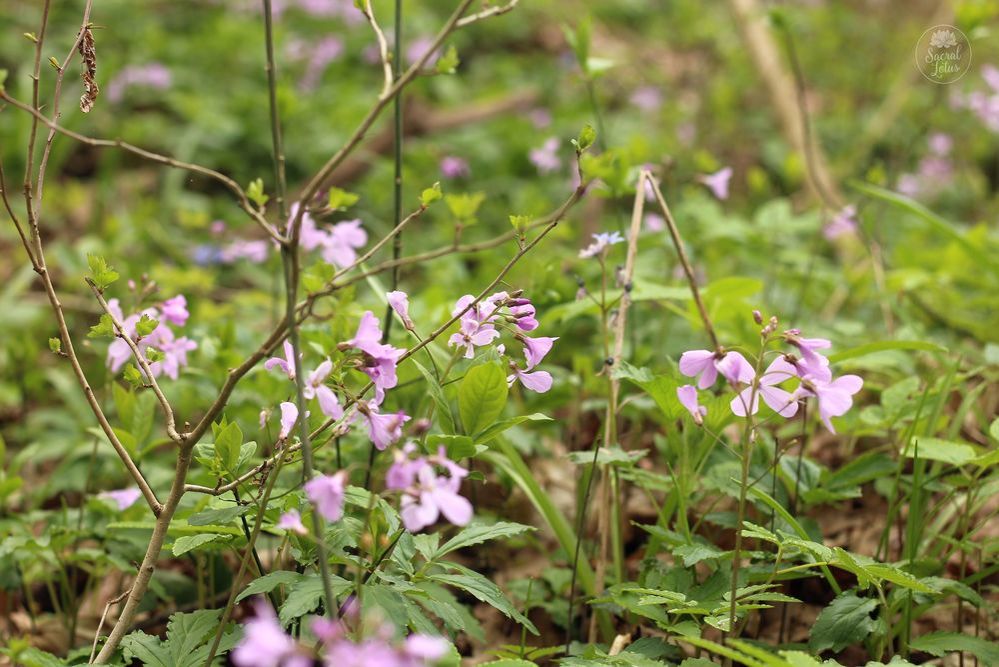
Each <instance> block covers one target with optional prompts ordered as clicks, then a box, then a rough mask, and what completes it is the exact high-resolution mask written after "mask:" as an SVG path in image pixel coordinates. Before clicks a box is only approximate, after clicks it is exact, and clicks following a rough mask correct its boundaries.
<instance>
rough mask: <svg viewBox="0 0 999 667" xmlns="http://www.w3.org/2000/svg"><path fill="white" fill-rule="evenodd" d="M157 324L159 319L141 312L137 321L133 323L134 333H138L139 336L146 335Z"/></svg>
mask: <svg viewBox="0 0 999 667" xmlns="http://www.w3.org/2000/svg"><path fill="white" fill-rule="evenodd" d="M159 325H160V323H159V320H156V319H154V318H152V317H149V315H146V314H145V313H143V314H142V317H140V318H139V321H138V322H136V323H135V333H136V334H138V335H139V337H142V336H148V335H149V334H151V333H152V332H153V331H155V330H156V327H158V326H159Z"/></svg>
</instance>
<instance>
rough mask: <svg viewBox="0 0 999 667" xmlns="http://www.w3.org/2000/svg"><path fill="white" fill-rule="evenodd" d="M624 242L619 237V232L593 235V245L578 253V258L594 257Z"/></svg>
mask: <svg viewBox="0 0 999 667" xmlns="http://www.w3.org/2000/svg"><path fill="white" fill-rule="evenodd" d="M622 241H624V237H623V236H621V233H620V232H610V233H609V234H606V233H605V234H594V235H593V243H591V244H590V245H588V246H586V247H585V248H583V249H582V250H580V251H579V256H580V257H582V258H587V257H595V256H596V255H599V254H601V253H603V252H604V251H605V250H606V249H607V248H609V247H610V246H612V245H614V244H616V243H621V242H622Z"/></svg>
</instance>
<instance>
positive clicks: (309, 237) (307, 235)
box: [288, 202, 329, 251]
mask: <svg viewBox="0 0 999 667" xmlns="http://www.w3.org/2000/svg"><path fill="white" fill-rule="evenodd" d="M301 207H302V203H301V202H295V203H294V204H292V205H291V210H290V211H289V212H288V224H289V225H290V224H291V223H292V221H293V220H294V219H295V216H297V215H298V211H299V209H300V208H301ZM299 225H300V227H299V228H298V244H299V246H301V248H302V250H306V251H309V250H315V249H316V248H318V247H320V246H322V245H325V244H326V242H327V241H329V233H328V232H325V231H323V230H321V229H319V228H318V227H317V226H316V221H315V219H314V218H313V217H312V216H311V215H309V212H308V211H305V212H304V213H302V220H301V221H300V222H299Z"/></svg>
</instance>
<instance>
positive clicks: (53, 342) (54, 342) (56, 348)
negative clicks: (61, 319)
mask: <svg viewBox="0 0 999 667" xmlns="http://www.w3.org/2000/svg"><path fill="white" fill-rule="evenodd" d="M49 349H50V350H51V351H53V352H55V353H56V354H58V353H60V352H62V341H61V340H59V339H58V338H49Z"/></svg>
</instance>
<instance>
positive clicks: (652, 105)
mask: <svg viewBox="0 0 999 667" xmlns="http://www.w3.org/2000/svg"><path fill="white" fill-rule="evenodd" d="M629 101H630V102H631V103H632V104H633V105H634V106H636V107H638V108H639V109H641V110H642V111H647V112H651V111H658V110H659V108H660V107H661V106H662V105H663V94H662V92H661V91H660V90H659V89H658V88H656V87H655V86H642V87H640V88H636V89H635V92H633V93H632V94H631V97H630V98H629Z"/></svg>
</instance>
